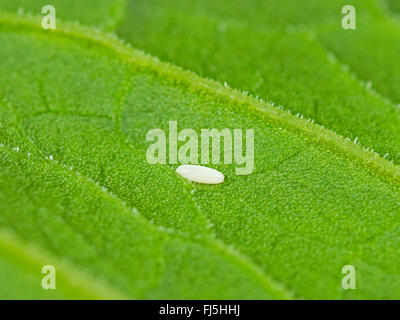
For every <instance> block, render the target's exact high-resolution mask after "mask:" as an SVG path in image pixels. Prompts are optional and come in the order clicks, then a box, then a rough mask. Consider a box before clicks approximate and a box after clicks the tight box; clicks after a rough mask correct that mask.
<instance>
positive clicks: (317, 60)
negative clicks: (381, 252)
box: [118, 0, 400, 164]
mask: <svg viewBox="0 0 400 320" xmlns="http://www.w3.org/2000/svg"><path fill="white" fill-rule="evenodd" d="M347 2H348V1H342V0H332V1H325V2H322V1H320V0H315V1H314V0H309V1H306V2H304V1H296V0H283V1H265V0H263V1H251V2H250V3H249V1H245V0H234V1H212V0H210V1H208V0H205V1H201V3H197V2H191V1H185V0H181V1H179V0H178V1H174V2H173V3H172V2H167V1H161V0H138V1H130V2H129V4H130V5H129V11H128V12H127V13H126V18H125V20H124V22H123V23H122V25H121V27H120V28H119V30H118V33H119V35H120V36H121V37H123V38H124V39H126V40H127V41H129V42H130V43H132V44H133V45H134V46H135V47H138V48H141V49H143V50H145V51H147V52H150V53H152V54H154V55H156V56H158V57H160V58H161V59H163V60H165V61H171V62H173V63H176V64H178V65H180V66H182V67H184V68H186V69H189V70H193V71H195V72H197V73H199V74H201V75H203V76H206V77H210V78H212V79H216V80H218V81H220V82H227V83H228V84H229V85H230V86H232V87H233V88H237V89H241V90H244V91H247V92H249V93H250V94H252V95H253V96H259V97H261V98H263V99H264V100H267V101H272V102H273V103H274V104H275V105H276V106H282V108H284V109H286V110H291V112H292V113H293V114H298V115H299V116H303V117H304V118H305V119H312V120H313V121H315V123H318V124H320V125H323V126H325V127H327V128H329V129H331V130H333V131H335V132H337V133H338V134H340V135H342V136H344V137H348V138H349V139H351V140H353V141H354V140H356V139H357V141H358V142H359V143H361V145H362V146H364V147H365V148H369V149H373V150H374V151H377V152H378V153H379V154H380V155H381V156H382V157H385V158H387V159H390V160H392V161H394V162H395V163H396V164H399V163H400V144H399V143H398V141H400V122H399V119H400V110H399V108H398V107H397V106H396V105H397V104H398V103H399V102H400V95H399V90H398V87H399V83H400V71H399V68H395V67H393V66H397V65H400V50H399V47H398V38H399V36H400V25H398V24H396V23H395V22H393V21H392V20H390V19H389V18H388V17H387V16H386V15H385V14H384V13H383V12H382V10H380V8H379V7H377V6H376V4H375V2H374V1H365V0H361V1H353V2H352V4H353V5H354V6H355V8H356V9H357V25H358V29H357V30H343V29H342V25H341V20H342V17H343V15H342V14H341V8H342V6H343V5H345V4H348V3H347ZM327 50H331V51H332V52H333V53H331V52H330V51H327ZM333 54H334V55H336V56H337V57H338V58H335V56H334V55H333ZM343 64H344V65H343ZM345 65H349V67H347V68H346V66H345ZM354 73H355V75H354ZM359 79H362V80H364V82H366V81H372V83H371V84H372V88H376V89H377V90H378V91H379V92H380V93H381V94H382V95H384V96H386V97H387V98H389V99H391V100H392V101H393V102H392V101H390V100H389V99H387V98H385V97H383V96H382V95H379V94H377V93H376V92H375V91H373V90H371V89H369V86H370V84H367V83H364V82H361V81H360V80H359Z"/></svg>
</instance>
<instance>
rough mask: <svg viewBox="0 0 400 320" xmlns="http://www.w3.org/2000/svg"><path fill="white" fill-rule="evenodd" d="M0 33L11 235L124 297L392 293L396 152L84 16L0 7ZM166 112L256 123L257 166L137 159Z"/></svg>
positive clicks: (4, 214) (205, 123) (188, 124)
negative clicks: (199, 173)
mask: <svg viewBox="0 0 400 320" xmlns="http://www.w3.org/2000/svg"><path fill="white" fill-rule="evenodd" d="M0 38H1V39H0V41H1V43H4V44H5V45H4V46H2V48H1V49H0V61H1V62H0V65H1V67H0V88H1V89H0V94H1V96H2V103H1V108H0V110H1V126H0V143H1V147H0V163H1V165H0V168H1V170H0V198H1V202H0V213H1V214H0V225H2V226H6V227H7V228H8V229H10V230H12V232H13V233H15V234H16V235H17V236H18V237H19V238H21V241H29V242H32V243H34V244H35V245H36V246H39V247H41V248H42V249H43V250H46V252H49V254H50V255H54V256H56V257H62V258H63V259H65V260H67V261H68V264H70V265H73V266H74V268H76V269H79V270H81V271H82V272H84V273H87V274H90V275H91V276H92V277H95V278H97V279H99V280H100V281H101V282H102V283H105V284H106V285H107V286H112V287H113V290H116V291H117V292H121V294H124V295H128V296H129V297H132V298H157V299H158V298H207V299H211V298H291V297H294V298H396V297H398V296H399V293H400V292H399V289H398V288H399V283H400V277H399V274H398V268H397V266H398V263H399V258H398V257H399V254H398V253H399V252H398V251H399V248H398V246H397V245H396V240H395V239H396V236H397V234H398V230H399V215H400V212H399V210H398V205H399V199H400V193H399V187H400V169H399V168H398V167H396V166H395V165H393V164H391V163H390V162H388V161H385V160H383V159H382V158H380V157H379V156H378V155H377V154H375V153H372V152H368V151H366V150H364V149H363V148H361V147H360V146H359V145H357V144H354V143H353V142H351V141H347V140H345V139H344V138H342V137H340V136H338V135H336V134H335V133H333V132H331V131H329V130H327V129H324V128H322V127H320V126H317V125H315V124H311V123H309V122H307V121H305V120H303V119H299V118H297V117H294V116H292V115H290V114H289V113H287V112H285V111H282V110H279V109H277V108H274V107H272V106H271V105H269V104H266V103H264V102H262V101H260V100H258V99H254V98H251V97H249V96H247V95H245V94H243V93H240V92H238V91H235V90H232V89H230V88H227V87H225V86H223V85H221V84H219V83H217V82H213V81H209V80H205V79H203V78H200V77H198V76H196V75H194V74H192V73H189V72H185V71H183V70H181V69H179V68H176V67H173V66H171V65H168V64H165V63H161V62H159V61H158V60H157V59H155V58H152V57H151V56H147V55H145V54H143V53H141V52H138V51H135V50H132V49H130V48H129V47H127V46H125V45H123V44H120V43H119V42H118V41H117V40H115V39H113V38H112V37H106V36H103V35H101V34H98V33H94V32H92V31H90V30H89V29H86V28H83V27H79V28H78V27H73V26H69V25H64V26H63V25H62V24H60V26H58V27H57V30H54V31H51V32H45V31H43V30H41V29H40V25H39V24H38V23H37V21H36V20H32V21H30V20H27V18H17V17H14V16H3V17H2V18H1V19H0ZM371 99H372V98H371ZM169 120H177V121H178V127H179V129H183V128H194V129H195V130H197V131H199V130H200V129H201V128H217V129H218V130H222V129H223V128H231V129H233V128H242V129H254V130H255V150H256V156H255V167H256V170H255V171H254V173H253V174H251V175H249V176H237V175H235V165H219V166H214V167H216V168H217V169H219V170H220V171H222V172H223V173H224V174H225V176H226V181H225V183H223V184H221V185H218V186H204V185H197V184H192V183H188V182H187V181H186V180H184V179H182V178H180V177H179V176H177V175H176V174H175V173H174V169H175V168H176V167H177V165H149V164H148V163H147V162H146V149H147V147H148V145H149V144H148V143H147V142H146V133H147V132H148V130H150V129H153V128H163V129H165V130H167V127H168V121H169ZM47 264H51V263H47ZM348 264H351V265H354V266H355V267H356V270H357V274H358V275H359V276H358V278H357V288H358V289H357V290H351V291H345V290H343V289H342V288H341V279H342V277H343V274H341V269H342V267H343V266H344V265H348ZM282 288H284V289H282Z"/></svg>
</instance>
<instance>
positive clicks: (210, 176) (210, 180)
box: [176, 164, 224, 184]
mask: <svg viewBox="0 0 400 320" xmlns="http://www.w3.org/2000/svg"><path fill="white" fill-rule="evenodd" d="M176 172H177V173H178V174H179V175H181V176H182V177H184V178H186V179H188V180H190V181H193V182H197V183H205V184H219V183H222V182H224V175H223V174H222V173H221V172H219V171H217V170H215V169H212V168H208V167H204V166H199V165H189V164H184V165H181V166H179V167H178V168H177V169H176Z"/></svg>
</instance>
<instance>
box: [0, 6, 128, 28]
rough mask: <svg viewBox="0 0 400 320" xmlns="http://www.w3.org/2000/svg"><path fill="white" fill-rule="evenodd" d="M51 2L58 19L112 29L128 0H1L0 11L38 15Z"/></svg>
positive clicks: (119, 18) (120, 16)
mask: <svg viewBox="0 0 400 320" xmlns="http://www.w3.org/2000/svg"><path fill="white" fill-rule="evenodd" d="M49 4H50V5H52V6H53V7H54V8H55V9H56V18H57V21H59V19H61V20H66V21H76V22H79V23H83V24H87V25H93V26H97V27H99V28H101V29H110V30H112V29H115V28H116V27H117V25H118V23H119V22H120V20H121V18H122V16H123V14H124V10H125V7H126V0H86V1H80V0H68V1H65V0H52V1H51V2H49V1H46V0H15V1H9V0H0V12H9V13H17V12H18V13H19V14H23V13H29V14H32V15H34V16H37V15H42V8H43V7H44V6H46V5H49ZM42 16H45V15H44V14H43V15H42Z"/></svg>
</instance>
